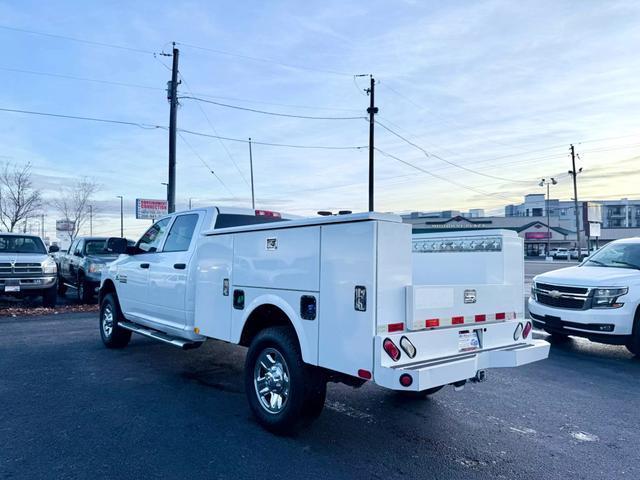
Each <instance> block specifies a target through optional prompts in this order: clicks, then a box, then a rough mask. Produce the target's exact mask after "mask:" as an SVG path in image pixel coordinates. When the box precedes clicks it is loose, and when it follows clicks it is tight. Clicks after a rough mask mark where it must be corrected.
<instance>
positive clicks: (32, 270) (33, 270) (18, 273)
mask: <svg viewBox="0 0 640 480" xmlns="http://www.w3.org/2000/svg"><path fill="white" fill-rule="evenodd" d="M0 275H3V276H5V277H7V276H8V277H25V276H26V277H30V276H35V275H42V265H41V264H40V263H24V262H23V263H15V264H11V263H7V262H4V263H0Z"/></svg>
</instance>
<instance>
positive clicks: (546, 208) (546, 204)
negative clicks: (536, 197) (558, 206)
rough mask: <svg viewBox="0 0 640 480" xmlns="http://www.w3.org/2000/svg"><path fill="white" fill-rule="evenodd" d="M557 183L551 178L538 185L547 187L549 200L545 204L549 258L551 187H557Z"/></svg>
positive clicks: (547, 255) (541, 181)
mask: <svg viewBox="0 0 640 480" xmlns="http://www.w3.org/2000/svg"><path fill="white" fill-rule="evenodd" d="M557 183H558V181H557V180H556V179H555V178H553V177H551V179H550V180H547V179H546V178H543V179H542V180H540V183H539V184H538V185H540V186H541V187H542V186H544V185H546V186H547V200H546V202H545V210H546V211H547V251H546V253H545V257H549V252H550V251H551V226H550V225H551V219H550V217H551V210H550V209H549V186H550V185H556V184H557Z"/></svg>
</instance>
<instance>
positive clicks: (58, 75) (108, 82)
mask: <svg viewBox="0 0 640 480" xmlns="http://www.w3.org/2000/svg"><path fill="white" fill-rule="evenodd" d="M0 70H3V71H5V72H15V73H26V74H29V75H40V76H43V77H54V78H64V79H67V80H80V81H83V82H93V83H103V84H105V85H115V86H118V87H133V88H140V89H144V90H162V91H164V90H165V89H164V88H162V87H152V86H149V85H140V84H135V83H125V82H114V81H111V80H102V79H98V78H87V77H79V76H76V75H68V74H65V73H53V72H42V71H36V70H23V69H20V68H9V67H0Z"/></svg>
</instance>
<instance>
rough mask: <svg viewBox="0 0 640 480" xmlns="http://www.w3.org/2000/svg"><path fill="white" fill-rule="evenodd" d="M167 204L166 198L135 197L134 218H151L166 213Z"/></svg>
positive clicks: (167, 209)
mask: <svg viewBox="0 0 640 480" xmlns="http://www.w3.org/2000/svg"><path fill="white" fill-rule="evenodd" d="M168 211H169V204H168V203H167V201H166V200H153V199H150V198H136V218H138V219H145V220H148V219H151V220H153V219H154V218H158V217H161V216H163V215H166V214H167V212H168Z"/></svg>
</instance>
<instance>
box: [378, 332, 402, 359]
mask: <svg viewBox="0 0 640 480" xmlns="http://www.w3.org/2000/svg"><path fill="white" fill-rule="evenodd" d="M382 348H383V349H384V351H385V352H387V355H389V357H390V358H391V360H393V361H394V362H397V361H398V360H400V357H401V356H402V353H400V349H399V348H398V347H397V346H396V344H395V343H393V341H392V340H391V339H390V338H385V339H384V341H383V342H382Z"/></svg>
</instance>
